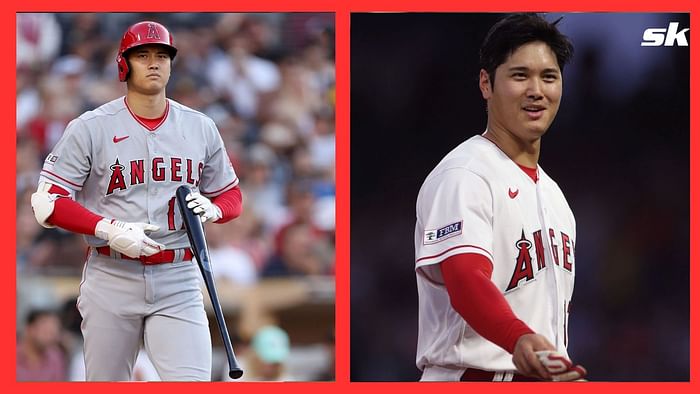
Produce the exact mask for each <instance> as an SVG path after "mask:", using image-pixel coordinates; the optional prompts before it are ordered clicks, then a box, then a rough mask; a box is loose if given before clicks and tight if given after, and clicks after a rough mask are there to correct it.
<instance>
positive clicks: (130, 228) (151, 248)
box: [95, 219, 165, 258]
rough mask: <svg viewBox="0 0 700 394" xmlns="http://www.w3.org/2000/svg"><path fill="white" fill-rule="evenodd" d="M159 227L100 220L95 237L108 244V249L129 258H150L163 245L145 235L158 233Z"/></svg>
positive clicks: (160, 249)
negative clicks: (153, 232)
mask: <svg viewBox="0 0 700 394" xmlns="http://www.w3.org/2000/svg"><path fill="white" fill-rule="evenodd" d="M158 229H159V227H158V226H155V225H153V224H148V223H126V222H121V221H118V220H109V219H102V220H100V221H99V222H97V226H96V227H95V236H96V237H98V238H101V239H104V240H105V241H108V242H109V247H110V248H112V249H114V250H116V251H117V252H119V253H121V254H125V255H127V256H129V257H131V258H138V257H140V256H150V255H153V254H156V253H158V252H160V251H162V250H165V245H163V244H161V243H158V242H156V241H154V240H152V239H151V238H149V237H148V236H147V235H146V232H151V231H158Z"/></svg>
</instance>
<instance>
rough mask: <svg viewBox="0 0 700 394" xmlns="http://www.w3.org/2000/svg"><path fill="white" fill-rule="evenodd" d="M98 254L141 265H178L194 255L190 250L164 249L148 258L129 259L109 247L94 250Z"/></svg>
mask: <svg viewBox="0 0 700 394" xmlns="http://www.w3.org/2000/svg"><path fill="white" fill-rule="evenodd" d="M95 250H96V251H97V253H98V254H101V255H104V256H110V257H114V258H117V259H125V260H136V261H140V262H141V264H143V265H153V264H167V263H178V262H180V261H187V260H192V258H193V257H194V254H193V253H192V250H190V248H184V249H166V250H163V251H161V252H158V253H156V254H154V255H150V256H140V257H129V256H127V255H125V254H122V253H119V252H116V251H114V250H112V249H111V248H110V247H109V246H100V247H97V248H95Z"/></svg>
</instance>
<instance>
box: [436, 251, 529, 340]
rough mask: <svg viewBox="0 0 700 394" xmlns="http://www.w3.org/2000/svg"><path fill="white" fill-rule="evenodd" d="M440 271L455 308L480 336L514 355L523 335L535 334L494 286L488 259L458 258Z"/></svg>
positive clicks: (472, 256) (456, 256)
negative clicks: (517, 343)
mask: <svg viewBox="0 0 700 394" xmlns="http://www.w3.org/2000/svg"><path fill="white" fill-rule="evenodd" d="M440 269H441V271H442V276H443V278H444V281H445V287H446V288H447V293H448V294H449V295H450V303H451V304H452V307H453V308H454V309H455V310H456V311H457V312H458V313H459V314H460V315H461V316H462V317H463V318H464V320H465V321H466V322H467V323H469V325H470V326H471V327H472V328H473V329H474V330H475V331H476V332H477V333H478V334H479V335H481V336H482V337H484V338H486V339H488V340H489V341H491V342H493V343H495V344H496V345H498V346H500V347H502V348H503V349H505V350H506V351H507V352H508V353H511V354H512V353H513V349H514V348H515V343H516V342H517V341H518V339H519V338H520V337H521V336H522V335H524V334H531V333H534V332H533V331H532V329H530V327H528V326H527V324H525V323H524V322H523V321H522V320H520V319H518V318H517V317H516V316H515V314H514V313H513V310H512V309H511V308H510V305H508V301H506V299H505V297H504V296H503V294H502V293H501V291H500V290H498V288H497V287H496V286H495V285H494V284H493V282H491V273H492V272H493V267H492V265H491V261H489V259H488V258H486V257H484V256H482V255H480V254H476V253H467V254H458V255H455V256H451V257H448V258H447V259H446V260H445V261H443V262H442V263H440Z"/></svg>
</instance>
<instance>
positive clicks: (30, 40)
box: [15, 13, 62, 68]
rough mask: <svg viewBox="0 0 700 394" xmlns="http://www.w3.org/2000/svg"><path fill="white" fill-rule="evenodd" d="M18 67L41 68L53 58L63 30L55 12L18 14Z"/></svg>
mask: <svg viewBox="0 0 700 394" xmlns="http://www.w3.org/2000/svg"><path fill="white" fill-rule="evenodd" d="M15 34H16V35H17V52H16V54H17V68H23V67H29V68H41V67H42V66H44V65H45V64H46V63H48V62H50V61H51V60H53V57H54V56H56V54H57V53H58V50H59V47H60V45H61V36H62V32H61V30H60V27H59V25H58V22H57V21H56V17H55V16H54V15H53V14H31V13H18V14H17V30H16V33H15Z"/></svg>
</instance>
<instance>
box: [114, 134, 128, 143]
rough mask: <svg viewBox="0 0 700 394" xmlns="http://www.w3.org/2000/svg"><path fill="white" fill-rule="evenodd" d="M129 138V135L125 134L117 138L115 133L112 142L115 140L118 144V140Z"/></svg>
mask: <svg viewBox="0 0 700 394" xmlns="http://www.w3.org/2000/svg"><path fill="white" fill-rule="evenodd" d="M127 138H129V136H128V135H125V136H124V137H119V138H117V136H116V135H115V136H114V138H112V142H114V143H115V144H116V143H117V142H120V141H124V140H125V139H127Z"/></svg>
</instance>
